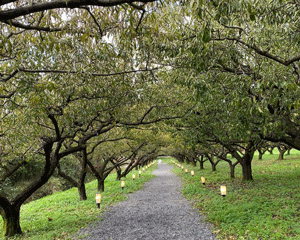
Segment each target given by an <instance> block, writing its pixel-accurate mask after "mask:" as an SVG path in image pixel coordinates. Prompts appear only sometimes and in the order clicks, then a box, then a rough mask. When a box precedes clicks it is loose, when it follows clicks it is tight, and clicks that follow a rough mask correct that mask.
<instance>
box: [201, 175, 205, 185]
mask: <svg viewBox="0 0 300 240" xmlns="http://www.w3.org/2000/svg"><path fill="white" fill-rule="evenodd" d="M201 182H202V184H203V185H205V177H201Z"/></svg>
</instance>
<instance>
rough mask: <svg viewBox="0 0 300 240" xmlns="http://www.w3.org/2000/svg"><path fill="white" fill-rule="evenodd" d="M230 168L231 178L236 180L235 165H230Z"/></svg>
mask: <svg viewBox="0 0 300 240" xmlns="http://www.w3.org/2000/svg"><path fill="white" fill-rule="evenodd" d="M229 167H230V177H231V178H235V176H234V170H235V165H233V164H231V163H230V164H229Z"/></svg>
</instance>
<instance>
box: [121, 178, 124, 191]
mask: <svg viewBox="0 0 300 240" xmlns="http://www.w3.org/2000/svg"><path fill="white" fill-rule="evenodd" d="M124 187H125V181H124V180H122V181H121V188H122V190H123V189H124Z"/></svg>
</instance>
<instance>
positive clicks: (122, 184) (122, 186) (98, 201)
mask: <svg viewBox="0 0 300 240" xmlns="http://www.w3.org/2000/svg"><path fill="white" fill-rule="evenodd" d="M155 163H156V160H155V161H154V162H151V163H149V164H148V165H147V166H146V167H143V168H142V171H143V172H144V171H145V170H147V169H148V168H150V167H151V166H152V165H153V164H155ZM142 171H141V170H139V177H141V175H142ZM132 180H135V174H134V173H133V174H132ZM124 187H125V180H121V188H122V190H123V189H124ZM101 200H102V196H101V193H96V204H97V207H98V208H100V204H101Z"/></svg>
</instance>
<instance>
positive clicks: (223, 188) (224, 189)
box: [172, 160, 227, 197]
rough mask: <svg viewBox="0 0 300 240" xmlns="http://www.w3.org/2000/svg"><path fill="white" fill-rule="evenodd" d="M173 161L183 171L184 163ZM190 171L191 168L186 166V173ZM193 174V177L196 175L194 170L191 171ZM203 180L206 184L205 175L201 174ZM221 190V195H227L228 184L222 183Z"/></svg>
mask: <svg viewBox="0 0 300 240" xmlns="http://www.w3.org/2000/svg"><path fill="white" fill-rule="evenodd" d="M172 163H174V164H175V165H176V166H177V167H178V168H181V170H182V171H183V169H184V167H183V165H180V164H179V163H177V162H175V161H173V160H172ZM188 172H189V170H188V169H187V168H186V169H185V173H186V174H187V173H188ZM191 175H192V177H193V176H194V175H195V172H194V170H192V171H191ZM201 182H202V184H203V185H205V177H203V176H201ZM220 192H221V196H223V197H225V196H226V194H227V190H226V186H225V185H222V186H220Z"/></svg>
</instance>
